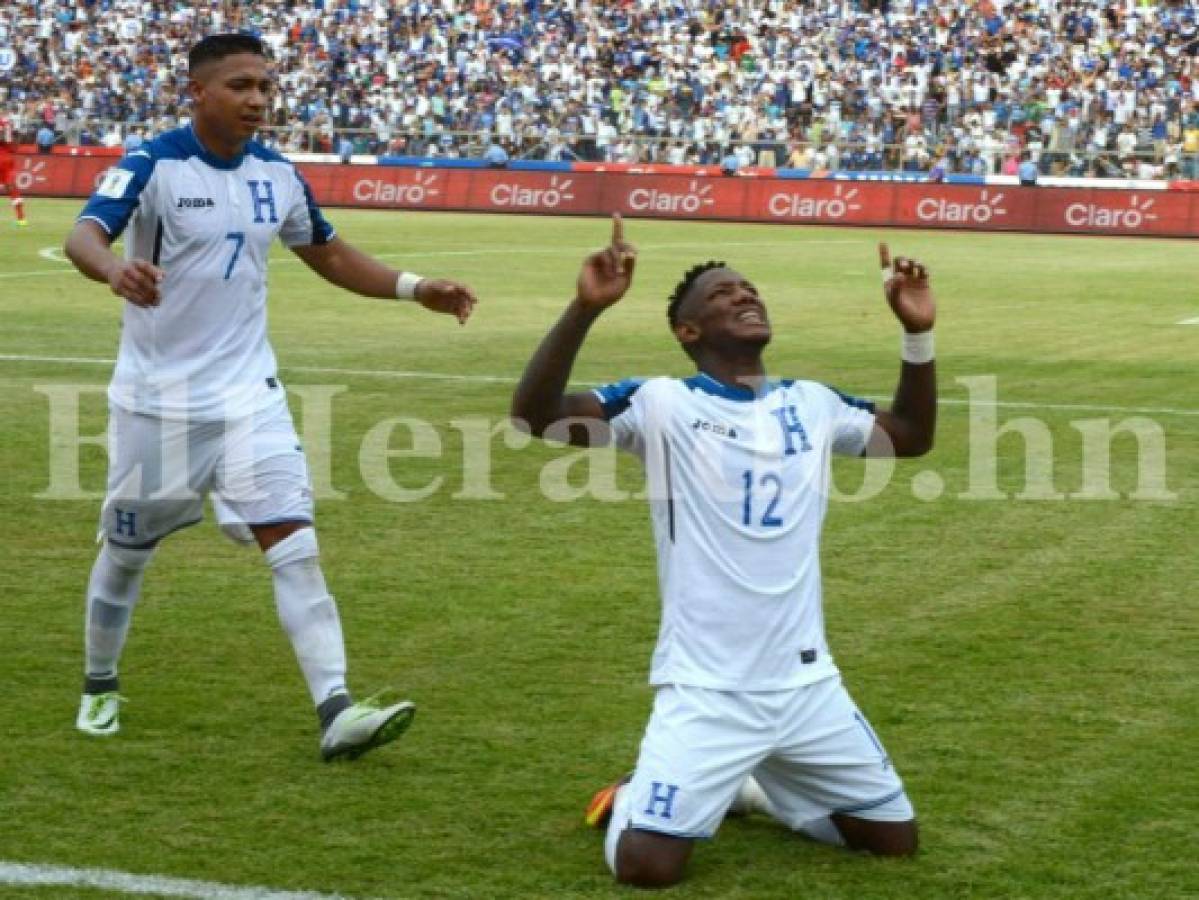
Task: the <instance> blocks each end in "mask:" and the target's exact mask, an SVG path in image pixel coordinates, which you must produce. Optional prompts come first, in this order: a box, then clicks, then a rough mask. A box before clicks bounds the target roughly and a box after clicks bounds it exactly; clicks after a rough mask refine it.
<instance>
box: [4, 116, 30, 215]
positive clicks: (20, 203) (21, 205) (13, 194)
mask: <svg viewBox="0 0 1199 900" xmlns="http://www.w3.org/2000/svg"><path fill="white" fill-rule="evenodd" d="M16 149H17V129H16V126H15V125H14V124H13V120H12V118H11V117H10V116H9V115H8V114H7V113H6V112H4V111H3V110H0V189H4V190H7V191H8V196H9V197H10V198H12V208H13V212H15V213H16V215H17V225H18V226H23V225H25V224H26V219H25V200H24V198H23V197H22V196H21V189H20V188H19V187H17V176H16V172H15V169H16V165H15V164H16V159H15V157H14V156H13V152H14V151H15V150H16Z"/></svg>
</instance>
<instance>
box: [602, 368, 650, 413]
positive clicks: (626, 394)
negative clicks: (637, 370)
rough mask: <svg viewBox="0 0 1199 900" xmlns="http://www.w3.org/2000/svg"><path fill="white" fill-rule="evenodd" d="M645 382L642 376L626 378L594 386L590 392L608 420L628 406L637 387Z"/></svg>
mask: <svg viewBox="0 0 1199 900" xmlns="http://www.w3.org/2000/svg"><path fill="white" fill-rule="evenodd" d="M643 384H645V379H644V378H626V379H625V380H624V381H618V382H616V383H615V384H605V385H604V386H603V387H597V388H595V390H594V391H592V393H594V394H595V396H596V397H597V398H598V399H599V402H600V406H602V407H603V409H604V418H605V419H606V420H608V421H609V422H610V421H612V420H613V419H615V418H616V417H617V416H619V415H620V414H621V413H622V412H624V411H625V410H626V409H628V408H629V404H630V403H632V402H633V395H634V394H635V393H637V389H638V388H639V387H641V385H643Z"/></svg>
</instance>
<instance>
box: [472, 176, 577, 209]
mask: <svg viewBox="0 0 1199 900" xmlns="http://www.w3.org/2000/svg"><path fill="white" fill-rule="evenodd" d="M573 184H574V179H573V178H563V179H561V180H559V178H558V176H557V175H554V176H553V177H552V178H550V183H549V184H548V185H547V186H546V187H543V188H530V187H522V186H521V185H519V184H513V183H512V182H510V181H501V182H500V183H499V184H497V185H496V186H495V187H493V188H492V189H491V202H492V204H494V205H495V206H504V207H513V208H515V209H530V208H532V209H554V208H555V207H558V206H561V205H562V204H563V203H565V202H567V201H569V200H573V199H574V198H575V195H574V193H573V192H572V191H571V186H572V185H573Z"/></svg>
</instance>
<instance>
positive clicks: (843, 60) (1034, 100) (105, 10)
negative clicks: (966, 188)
mask: <svg viewBox="0 0 1199 900" xmlns="http://www.w3.org/2000/svg"><path fill="white" fill-rule="evenodd" d="M1197 20H1199V15H1197V9H1196V4H1195V2H1194V0H1181V2H1158V3H1152V2H1150V3H1139V2H1137V0H938V2H931V0H860V2H855V0H613V2H596V3H588V2H585V0H559V2H541V0H522V2H503V0H465V2H452V0H420V2H390V0H287V2H270V3H255V4H244V5H243V4H239V3H233V2H224V3H213V2H194V3H193V2H180V0H69V2H68V0H58V2H55V0H25V2H13V3H6V4H4V5H3V7H2V8H0V101H2V102H3V103H4V105H5V106H6V107H7V108H8V110H9V112H10V113H12V114H13V115H14V116H15V117H16V118H17V120H18V124H19V126H20V128H21V130H22V132H23V134H24V135H25V137H26V138H27V139H28V140H30V141H32V140H34V139H35V138H37V139H38V141H39V143H40V144H43V145H45V146H49V145H50V144H52V143H54V142H67V143H104V144H110V145H115V144H119V143H121V142H123V141H130V142H136V141H137V140H138V139H139V138H140V136H141V135H142V134H144V133H146V132H151V131H157V130H159V129H162V128H166V127H171V126H173V125H174V124H176V123H177V122H178V121H179V120H181V119H185V118H186V117H187V107H186V104H185V101H183V100H182V99H181V98H182V97H183V93H184V92H183V88H184V85H185V83H186V60H185V58H184V53H183V51H184V50H185V48H186V47H187V46H188V45H189V43H190V42H191V41H193V40H194V39H195V38H197V37H198V36H200V35H201V34H203V33H210V32H214V31H219V30H233V29H244V30H248V31H252V32H254V33H256V34H259V35H260V36H261V37H262V38H263V39H264V40H265V41H266V42H267V44H268V45H269V46H270V47H271V49H272V52H273V54H274V56H275V59H276V61H277V67H278V78H279V86H280V89H279V91H278V94H277V96H276V97H275V98H274V109H273V113H272V123H273V129H272V131H271V135H270V140H272V141H273V142H274V143H275V144H276V145H278V146H279V147H280V148H282V149H284V150H309V149H317V150H322V151H325V152H338V153H340V155H342V156H349V155H350V154H352V153H355V152H358V153H394V154H405V155H424V156H463V155H478V156H482V155H484V153H486V154H487V158H488V159H490V160H492V161H493V162H495V163H496V164H502V163H503V161H504V160H506V159H508V158H513V157H526V158H530V157H531V158H547V159H582V160H595V161H600V160H606V161H618V162H646V161H660V162H670V163H705V164H708V163H722V164H723V165H724V166H725V168H726V169H730V170H731V169H735V168H737V167H739V166H745V165H750V164H757V165H777V166H788V167H793V168H805V169H814V170H821V169H858V170H874V169H905V170H911V171H928V172H931V173H932V175H933V177H940V176H941V175H944V174H948V173H958V172H962V173H971V174H999V173H1003V174H1016V172H1017V170H1018V166H1019V163H1020V161H1021V158H1022V157H1024V156H1026V157H1027V159H1029V160H1031V161H1032V162H1033V163H1035V164H1036V166H1037V167H1038V170H1039V171H1040V172H1041V173H1044V174H1070V175H1098V176H1109V175H1110V176H1137V177H1161V176H1167V177H1174V176H1183V177H1196V176H1197V175H1199V171H1197V169H1199V77H1197V76H1199V62H1197V54H1199V26H1197ZM39 132H40V135H39ZM484 148H486V150H485V149H484Z"/></svg>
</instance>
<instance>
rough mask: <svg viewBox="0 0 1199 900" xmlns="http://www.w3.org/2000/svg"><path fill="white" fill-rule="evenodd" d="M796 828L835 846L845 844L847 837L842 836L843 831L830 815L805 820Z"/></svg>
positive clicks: (816, 839) (817, 839) (801, 832)
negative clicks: (838, 828) (839, 829)
mask: <svg viewBox="0 0 1199 900" xmlns="http://www.w3.org/2000/svg"><path fill="white" fill-rule="evenodd" d="M795 830H796V831H798V832H799V833H800V834H802V835H805V836H807V837H810V838H811V839H812V840H814V841H819V842H820V843H822V844H831V845H832V846H834V847H844V846H845V838H843V837H841V832H840V831H838V830H837V826H836V825H834V824H833V820H832V819H830V818H829V817H828V816H825V817H824V818H821V819H812V820H811V821H808V822H804V823H803V824H802V825H800V826H799V827H798V828H796V829H795Z"/></svg>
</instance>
